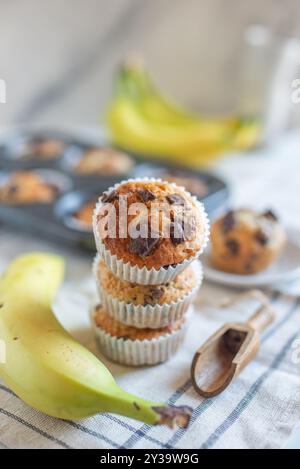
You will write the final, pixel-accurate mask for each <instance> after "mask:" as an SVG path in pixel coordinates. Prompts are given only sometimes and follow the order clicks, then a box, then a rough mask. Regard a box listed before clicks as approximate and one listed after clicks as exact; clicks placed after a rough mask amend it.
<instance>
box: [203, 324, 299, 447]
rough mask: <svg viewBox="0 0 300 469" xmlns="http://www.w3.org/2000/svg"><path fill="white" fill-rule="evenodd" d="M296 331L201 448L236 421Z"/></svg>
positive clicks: (285, 350) (282, 358) (278, 364)
mask: <svg viewBox="0 0 300 469" xmlns="http://www.w3.org/2000/svg"><path fill="white" fill-rule="evenodd" d="M297 335H298V332H297V333H296V334H293V336H292V337H290V338H289V339H288V341H287V342H286V343H285V345H284V347H283V348H282V349H281V350H280V352H279V354H278V355H277V356H276V357H275V359H274V361H273V363H272V364H271V366H270V368H268V369H267V370H266V371H265V372H264V373H263V374H262V375H261V376H260V377H259V378H258V379H257V380H256V381H255V382H254V383H253V384H252V386H251V387H250V389H249V391H248V392H247V394H246V395H245V396H244V397H243V399H241V400H240V402H239V403H238V405H237V406H236V407H235V409H234V410H233V411H232V412H231V413H230V414H229V415H228V417H227V418H226V419H225V420H224V421H223V423H222V424H221V425H219V427H218V428H216V430H215V431H214V432H213V433H212V434H211V435H210V436H209V437H208V438H207V440H206V441H205V442H204V443H203V444H202V445H201V449H207V448H211V447H212V446H213V445H214V444H215V443H216V442H217V441H218V440H219V438H220V437H221V436H222V435H224V433H225V432H226V431H227V430H229V428H230V427H231V426H232V425H233V424H234V423H235V422H236V421H237V419H238V418H239V417H240V415H241V414H242V413H243V412H244V410H246V409H247V407H248V406H249V404H250V403H251V402H252V400H253V399H254V397H255V396H256V395H257V393H258V391H259V389H260V388H261V386H262V385H263V383H264V382H265V381H266V379H268V377H269V376H270V375H271V374H272V373H273V372H274V371H275V370H277V369H278V368H279V366H280V365H281V363H282V361H283V360H284V358H285V356H286V354H287V352H288V351H289V349H290V348H291V345H292V343H293V342H294V340H295V339H296V337H297Z"/></svg>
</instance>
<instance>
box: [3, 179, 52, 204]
mask: <svg viewBox="0 0 300 469" xmlns="http://www.w3.org/2000/svg"><path fill="white" fill-rule="evenodd" d="M43 174H44V173H42V172H38V171H15V172H12V173H10V174H8V175H7V177H6V178H5V180H4V181H3V183H2V184H1V185H0V202H2V203H7V204H36V203H38V204H42V203H51V202H53V200H54V199H56V197H57V195H58V193H59V187H58V186H56V185H55V184H53V183H52V182H50V181H49V180H47V178H46V177H44V175H43Z"/></svg>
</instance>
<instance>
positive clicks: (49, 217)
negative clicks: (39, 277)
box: [0, 131, 229, 250]
mask: <svg viewBox="0 0 300 469" xmlns="http://www.w3.org/2000/svg"><path fill="white" fill-rule="evenodd" d="M43 138H45V139H55V140H60V141H62V143H63V145H62V147H63V151H62V152H61V154H60V155H59V156H58V157H57V158H53V159H49V160H46V159H40V158H38V157H36V158H28V157H27V158H22V157H19V155H21V154H22V145H26V144H27V143H28V142H33V143H34V141H35V139H37V140H38V141H40V140H41V139H43ZM103 146H106V144H105V143H104V144H103ZM90 147H95V142H89V141H86V140H83V139H81V138H78V137H76V136H74V135H69V134H66V133H62V132H58V131H49V132H46V131H43V132H20V133H15V134H13V135H10V136H8V137H7V138H6V139H5V140H3V141H2V144H1V145H0V186H1V184H3V182H4V181H5V180H6V179H7V177H8V176H9V174H10V173H12V172H14V171H22V170H34V171H37V172H38V173H40V174H41V175H42V176H43V177H44V178H45V180H46V181H47V182H49V183H50V184H52V185H53V184H54V185H55V184H56V185H57V186H58V197H57V198H56V199H55V200H54V201H53V202H52V203H30V204H9V203H4V202H1V201H0V222H2V223H4V224H7V225H10V226H12V227H15V228H18V229H20V230H22V231H27V232H29V233H31V234H32V235H36V236H39V237H44V238H46V239H48V240H51V241H54V242H57V243H60V244H62V243H63V244H66V245H69V246H71V247H75V248H78V249H84V250H95V245H94V239H93V234H92V232H91V231H90V230H88V229H87V226H86V225H84V224H82V223H80V222H79V221H78V220H76V218H75V217H74V214H75V213H77V212H78V210H79V209H80V208H81V207H82V205H83V204H84V203H86V202H88V201H89V200H96V199H97V197H99V196H100V195H101V194H102V193H103V192H104V191H105V190H107V189H108V188H109V187H110V186H112V185H114V184H115V183H117V182H119V181H121V180H124V179H127V178H134V177H139V178H140V177H158V178H159V177H160V178H163V176H164V174H165V173H168V174H170V173H171V174H172V175H174V176H176V177H184V178H186V177H188V178H195V177H196V178H198V179H199V180H200V181H201V182H202V183H203V186H204V187H205V194H203V196H202V197H199V198H200V200H202V201H203V203H204V205H205V208H206V210H207V212H208V213H209V214H211V213H212V212H213V211H214V210H216V209H218V208H219V207H220V206H221V205H223V204H224V203H225V202H226V201H227V199H228V195H229V193H228V187H227V185H226V183H225V182H223V181H222V180H221V179H219V178H218V177H216V176H214V175H213V174H211V173H208V172H204V171H197V170H190V169H186V168H183V167H180V166H175V165H172V164H170V163H169V162H166V163H163V162H159V163H154V162H151V161H149V160H146V159H145V158H143V159H140V158H139V157H138V156H136V155H134V156H133V155H130V156H131V158H132V159H133V161H134V166H133V168H131V170H130V171H129V172H127V173H126V174H118V175H113V176H95V175H91V176H87V175H84V176H82V175H79V174H74V172H73V171H72V155H74V156H73V157H74V159H76V158H78V155H79V154H81V153H83V152H84V151H85V150H87V149H88V148H90ZM99 147H101V144H99Z"/></svg>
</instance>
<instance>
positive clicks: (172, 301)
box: [94, 255, 202, 329]
mask: <svg viewBox="0 0 300 469" xmlns="http://www.w3.org/2000/svg"><path fill="white" fill-rule="evenodd" d="M94 276H95V278H96V281H97V286H98V291H99V294H100V297H101V301H102V304H103V306H104V307H105V309H106V311H107V313H108V314H109V315H110V316H112V317H113V318H114V319H116V320H117V321H120V322H122V323H123V324H127V325H130V326H133V327H136V328H140V329H143V328H152V329H157V328H160V327H165V326H167V325H169V324H171V323H173V322H175V321H177V320H179V319H180V318H181V317H182V316H183V314H184V313H185V312H186V311H187V309H188V307H189V306H190V304H191V302H192V300H193V297H194V294H195V292H196V291H197V289H198V288H199V286H200V284H201V282H202V267H201V264H200V262H199V261H197V260H196V261H194V262H193V263H192V264H191V265H190V266H188V267H187V268H186V269H185V270H184V271H183V272H181V273H180V274H179V275H177V277H176V278H175V279H174V280H172V281H170V282H167V283H166V284H163V285H138V284H134V283H130V282H127V281H125V280H121V279H119V278H118V277H116V276H115V275H114V274H113V273H112V272H111V271H110V270H109V269H108V268H107V266H106V265H105V263H104V262H103V261H102V260H101V258H100V256H99V255H98V256H96V258H95V261H94Z"/></svg>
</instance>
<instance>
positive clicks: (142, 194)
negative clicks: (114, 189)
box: [138, 189, 155, 203]
mask: <svg viewBox="0 0 300 469" xmlns="http://www.w3.org/2000/svg"><path fill="white" fill-rule="evenodd" d="M138 196H139V198H140V199H141V201H142V202H145V203H146V202H149V201H150V200H154V199H155V195H154V194H153V192H151V191H149V190H148V189H143V190H140V191H138Z"/></svg>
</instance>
